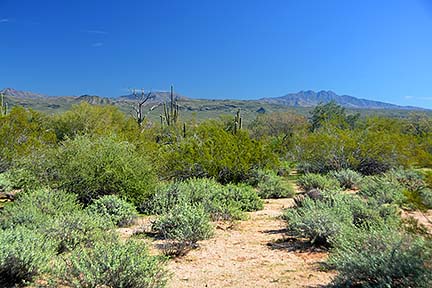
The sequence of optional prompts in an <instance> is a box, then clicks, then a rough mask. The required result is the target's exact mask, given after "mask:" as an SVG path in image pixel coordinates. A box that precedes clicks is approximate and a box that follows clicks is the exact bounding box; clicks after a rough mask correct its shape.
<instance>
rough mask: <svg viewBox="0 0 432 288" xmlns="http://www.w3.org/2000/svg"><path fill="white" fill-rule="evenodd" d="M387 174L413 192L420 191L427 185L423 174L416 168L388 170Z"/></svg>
mask: <svg viewBox="0 0 432 288" xmlns="http://www.w3.org/2000/svg"><path fill="white" fill-rule="evenodd" d="M386 176H387V177H389V178H391V179H395V180H396V181H397V182H399V184H401V185H402V186H404V187H405V188H406V189H408V190H409V191H412V192H418V191H420V190H422V189H423V188H425V187H426V183H425V181H424V180H423V176H422V175H421V174H420V173H418V172H416V171H414V170H405V169H402V168H399V169H393V170H391V171H389V172H387V173H386Z"/></svg>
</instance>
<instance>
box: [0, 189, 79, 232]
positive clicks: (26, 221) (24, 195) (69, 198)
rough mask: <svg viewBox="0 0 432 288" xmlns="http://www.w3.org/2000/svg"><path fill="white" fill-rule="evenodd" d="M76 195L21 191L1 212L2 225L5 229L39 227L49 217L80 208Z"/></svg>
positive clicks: (47, 191)
mask: <svg viewBox="0 0 432 288" xmlns="http://www.w3.org/2000/svg"><path fill="white" fill-rule="evenodd" d="M80 208H81V206H80V205H79V204H78V203H77V198H76V195H74V194H71V193H66V192H64V191H56V190H50V189H38V190H35V191H28V192H21V193H19V194H17V199H16V200H15V201H14V203H13V204H12V205H7V206H5V207H4V209H3V210H2V211H1V212H0V227H1V228H3V229H6V228H13V227H15V226H18V225H21V226H26V227H29V228H38V227H40V226H41V225H42V224H44V223H45V222H46V221H47V219H49V218H52V217H58V216H61V215H68V214H70V213H73V212H75V211H77V210H79V209H80Z"/></svg>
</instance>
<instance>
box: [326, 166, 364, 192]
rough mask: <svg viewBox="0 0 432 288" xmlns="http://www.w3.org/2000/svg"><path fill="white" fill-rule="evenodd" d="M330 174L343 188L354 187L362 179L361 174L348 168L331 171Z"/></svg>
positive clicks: (356, 186)
mask: <svg viewBox="0 0 432 288" xmlns="http://www.w3.org/2000/svg"><path fill="white" fill-rule="evenodd" d="M330 176H332V177H333V178H335V179H336V180H337V181H338V182H339V185H340V186H341V187H342V188H344V189H356V188H358V186H359V184H360V182H361V180H362V176H361V175H360V174H359V173H358V172H356V171H353V170H350V169H344V170H339V171H332V172H330Z"/></svg>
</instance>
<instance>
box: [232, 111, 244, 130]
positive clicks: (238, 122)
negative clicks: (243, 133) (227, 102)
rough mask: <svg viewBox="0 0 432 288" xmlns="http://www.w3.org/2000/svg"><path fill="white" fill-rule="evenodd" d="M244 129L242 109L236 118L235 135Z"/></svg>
mask: <svg viewBox="0 0 432 288" xmlns="http://www.w3.org/2000/svg"><path fill="white" fill-rule="evenodd" d="M241 129H242V118H241V115H240V109H238V110H237V113H236V116H235V117H234V134H235V133H237V132H238V131H240V130H241Z"/></svg>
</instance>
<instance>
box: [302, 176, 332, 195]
mask: <svg viewBox="0 0 432 288" xmlns="http://www.w3.org/2000/svg"><path fill="white" fill-rule="evenodd" d="M297 185H299V187H300V188H301V189H303V190H305V191H308V190H311V189H319V190H335V189H337V188H340V187H339V183H338V181H336V179H334V178H331V177H327V176H325V175H321V174H314V173H306V174H304V175H301V176H300V177H299V178H298V179H297Z"/></svg>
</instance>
